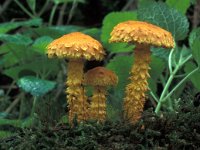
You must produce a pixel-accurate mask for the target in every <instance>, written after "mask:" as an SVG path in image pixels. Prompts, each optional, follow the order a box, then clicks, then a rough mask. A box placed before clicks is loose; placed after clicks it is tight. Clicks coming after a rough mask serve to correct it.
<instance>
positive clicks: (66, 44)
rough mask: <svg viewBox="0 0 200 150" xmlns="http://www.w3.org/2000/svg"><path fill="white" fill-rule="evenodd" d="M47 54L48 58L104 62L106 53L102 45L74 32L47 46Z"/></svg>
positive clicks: (87, 36) (89, 37)
mask: <svg viewBox="0 0 200 150" xmlns="http://www.w3.org/2000/svg"><path fill="white" fill-rule="evenodd" d="M47 54H48V57H55V56H56V57H60V58H69V59H76V58H84V59H87V60H102V59H103V58H104V55H105V52H104V49H103V46H102V45H101V43H99V42H98V41H97V40H95V39H93V38H92V37H91V36H89V35H86V34H83V33H80V32H73V33H69V34H66V35H63V36H62V37H60V38H58V39H56V40H54V41H52V42H51V43H50V44H49V45H48V46H47Z"/></svg>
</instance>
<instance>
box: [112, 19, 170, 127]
mask: <svg viewBox="0 0 200 150" xmlns="http://www.w3.org/2000/svg"><path fill="white" fill-rule="evenodd" d="M109 41H110V42H127V43H133V44H135V46H136V47H135V50H134V57H135V59H134V65H133V67H132V69H131V72H130V74H131V77H130V78H129V79H130V81H131V82H130V83H129V84H128V85H127V86H126V90H125V94H126V96H125V98H124V106H123V108H124V117H125V119H126V120H128V121H130V122H131V123H132V124H135V123H136V122H137V121H138V120H139V119H140V118H141V114H142V112H143V108H144V103H145V93H146V91H147V90H148V82H147V79H148V78H149V77H150V76H149V73H148V70H149V69H150V67H149V63H150V55H151V51H150V46H156V47H163V48H173V47H174V40H173V37H172V35H171V33H170V32H168V31H166V30H164V29H162V28H160V27H158V26H155V25H153V24H150V23H147V22H142V21H126V22H122V23H119V24H118V25H116V26H115V27H114V28H113V31H112V32H111V38H110V40H109Z"/></svg>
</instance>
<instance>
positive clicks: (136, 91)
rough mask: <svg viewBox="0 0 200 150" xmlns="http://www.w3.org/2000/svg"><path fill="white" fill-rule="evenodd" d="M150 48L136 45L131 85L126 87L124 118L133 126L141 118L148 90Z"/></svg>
mask: <svg viewBox="0 0 200 150" xmlns="http://www.w3.org/2000/svg"><path fill="white" fill-rule="evenodd" d="M150 54H151V52H150V47H149V46H147V45H142V44H137V45H136V48H135V50H134V58H135V59H134V65H133V67H132V69H131V72H130V73H131V77H130V78H129V79H130V80H131V83H130V84H128V85H127V87H126V91H125V93H126V97H125V98H124V115H125V116H124V117H125V119H127V120H129V121H130V122H131V123H132V124H135V123H136V122H137V121H138V120H139V119H140V117H141V113H142V111H143V108H144V103H145V92H146V91H147V90H148V82H147V79H148V77H149V73H148V70H149V69H150V67H149V63H150Z"/></svg>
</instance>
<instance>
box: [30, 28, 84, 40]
mask: <svg viewBox="0 0 200 150" xmlns="http://www.w3.org/2000/svg"><path fill="white" fill-rule="evenodd" d="M84 29H85V28H84V27H81V26H73V25H67V26H51V27H39V28H36V29H32V30H33V31H34V32H35V34H36V36H49V37H51V38H54V39H56V38H59V37H60V36H63V35H64V34H68V33H71V32H77V31H83V30H84Z"/></svg>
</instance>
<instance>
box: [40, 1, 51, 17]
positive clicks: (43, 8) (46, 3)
mask: <svg viewBox="0 0 200 150" xmlns="http://www.w3.org/2000/svg"><path fill="white" fill-rule="evenodd" d="M49 2H50V0H46V2H45V4H44V6H43V7H42V9H41V10H40V12H39V13H38V16H41V15H42V14H43V13H44V12H45V10H46V9H47V8H48V6H49V4H50V3H49Z"/></svg>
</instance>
